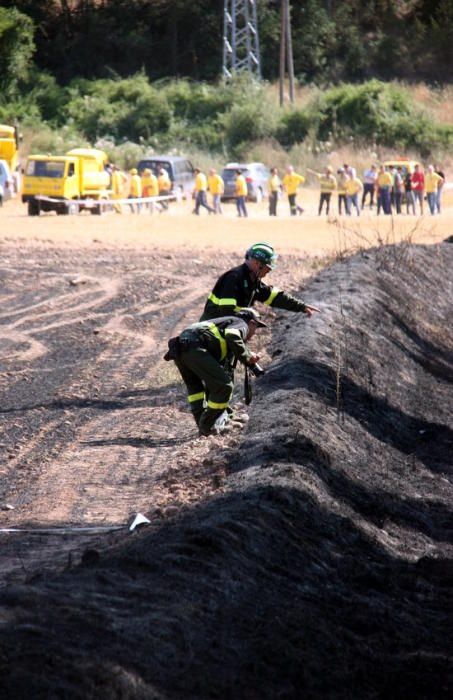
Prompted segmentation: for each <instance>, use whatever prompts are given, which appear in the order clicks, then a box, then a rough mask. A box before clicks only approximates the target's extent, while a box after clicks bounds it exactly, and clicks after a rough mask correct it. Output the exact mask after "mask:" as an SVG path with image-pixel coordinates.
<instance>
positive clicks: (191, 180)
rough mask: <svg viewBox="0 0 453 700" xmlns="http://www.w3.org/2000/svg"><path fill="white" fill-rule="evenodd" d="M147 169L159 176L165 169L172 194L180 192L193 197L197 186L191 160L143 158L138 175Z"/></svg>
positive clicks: (138, 166)
mask: <svg viewBox="0 0 453 700" xmlns="http://www.w3.org/2000/svg"><path fill="white" fill-rule="evenodd" d="M145 168H149V169H150V170H151V171H152V172H153V173H154V175H155V176H156V177H157V176H158V175H159V170H160V169H161V168H164V170H166V171H167V173H168V176H169V178H170V180H171V183H172V193H173V194H176V193H177V192H178V190H179V192H180V193H181V194H184V195H191V194H192V191H193V188H194V186H195V175H194V172H193V165H192V163H191V162H190V160H187V158H183V157H182V156H167V155H163V156H147V157H145V158H142V159H141V160H140V161H139V163H138V165H137V170H138V174H139V175H141V174H142V172H143V171H144V170H145Z"/></svg>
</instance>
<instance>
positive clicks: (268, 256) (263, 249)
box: [245, 243, 277, 270]
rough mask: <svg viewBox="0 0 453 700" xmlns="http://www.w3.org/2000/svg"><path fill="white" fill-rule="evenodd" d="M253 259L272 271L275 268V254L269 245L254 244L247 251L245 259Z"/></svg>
mask: <svg viewBox="0 0 453 700" xmlns="http://www.w3.org/2000/svg"><path fill="white" fill-rule="evenodd" d="M250 258H254V259H255V260H259V261H260V262H262V263H264V265H267V266H268V267H270V268H271V270H274V269H275V268H276V266H277V253H276V252H275V250H274V248H273V247H272V246H271V244H270V243H254V244H253V245H252V246H250V248H249V249H248V250H247V252H246V254H245V259H246V260H249V259H250Z"/></svg>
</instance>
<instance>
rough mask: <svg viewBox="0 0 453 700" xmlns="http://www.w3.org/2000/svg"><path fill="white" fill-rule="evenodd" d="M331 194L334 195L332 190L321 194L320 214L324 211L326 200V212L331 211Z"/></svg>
mask: <svg viewBox="0 0 453 700" xmlns="http://www.w3.org/2000/svg"><path fill="white" fill-rule="evenodd" d="M331 196H332V192H321V196H320V198H319V209H318V216H320V215H321V213H322V208H323V206H324V202H325V203H326V214H328V213H329V209H330V198H331Z"/></svg>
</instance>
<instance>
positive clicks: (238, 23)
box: [223, 0, 261, 79]
mask: <svg viewBox="0 0 453 700" xmlns="http://www.w3.org/2000/svg"><path fill="white" fill-rule="evenodd" d="M256 2H257V0H224V3H225V4H224V12H223V75H224V77H225V78H226V79H229V78H231V77H232V75H233V73H242V72H244V71H248V72H249V73H252V74H254V75H256V76H257V77H258V78H261V61H260V44H259V37H258V22H257V19H256Z"/></svg>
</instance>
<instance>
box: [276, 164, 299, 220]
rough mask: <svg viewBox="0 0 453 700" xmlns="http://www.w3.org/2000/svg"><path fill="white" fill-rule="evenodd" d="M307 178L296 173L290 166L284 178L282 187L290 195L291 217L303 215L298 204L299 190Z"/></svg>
mask: <svg viewBox="0 0 453 700" xmlns="http://www.w3.org/2000/svg"><path fill="white" fill-rule="evenodd" d="M304 182H305V178H304V176H303V175H299V173H296V172H294V168H293V166H292V165H288V167H287V169H286V175H285V177H284V178H283V181H282V185H283V189H284V190H285V192H286V194H287V195H288V202H289V210H290V213H291V216H296V214H303V211H304V210H303V209H302V207H300V206H299V205H298V204H297V202H296V195H297V188H298V187H299V186H300V185H303V183H304Z"/></svg>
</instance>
